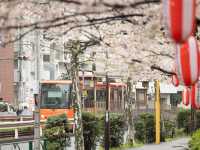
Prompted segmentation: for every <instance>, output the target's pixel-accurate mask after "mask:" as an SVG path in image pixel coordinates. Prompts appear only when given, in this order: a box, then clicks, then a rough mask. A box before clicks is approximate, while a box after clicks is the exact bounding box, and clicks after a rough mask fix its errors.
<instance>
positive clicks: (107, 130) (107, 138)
mask: <svg viewBox="0 0 200 150" xmlns="http://www.w3.org/2000/svg"><path fill="white" fill-rule="evenodd" d="M104 139H105V141H104V142H105V150H109V147H110V122H109V78H108V73H106V113H105V138H104Z"/></svg>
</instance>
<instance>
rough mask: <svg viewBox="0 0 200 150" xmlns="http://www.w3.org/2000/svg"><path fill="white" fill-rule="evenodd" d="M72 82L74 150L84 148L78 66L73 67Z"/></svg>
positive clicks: (82, 149)
mask: <svg viewBox="0 0 200 150" xmlns="http://www.w3.org/2000/svg"><path fill="white" fill-rule="evenodd" d="M72 84H73V89H74V90H73V91H74V98H75V103H74V109H75V117H74V119H75V147H76V150H84V139H83V127H82V105H81V96H80V91H79V85H80V84H79V74H78V67H75V68H74V69H73V76H72Z"/></svg>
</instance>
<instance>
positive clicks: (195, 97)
mask: <svg viewBox="0 0 200 150" xmlns="http://www.w3.org/2000/svg"><path fill="white" fill-rule="evenodd" d="M191 106H192V108H194V109H199V108H200V81H198V82H197V83H196V84H194V85H193V86H192V89H191Z"/></svg>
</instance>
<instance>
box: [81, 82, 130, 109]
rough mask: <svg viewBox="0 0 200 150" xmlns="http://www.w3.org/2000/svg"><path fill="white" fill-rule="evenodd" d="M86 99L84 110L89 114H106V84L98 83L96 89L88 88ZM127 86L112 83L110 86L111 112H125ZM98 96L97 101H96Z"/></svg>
mask: <svg viewBox="0 0 200 150" xmlns="http://www.w3.org/2000/svg"><path fill="white" fill-rule="evenodd" d="M85 91H86V93H87V94H86V97H85V98H84V106H83V108H84V110H85V111H89V112H95V111H96V112H104V111H105V108H106V93H107V89H106V83H104V82H96V84H95V88H94V87H92V88H91V87H86V88H85ZM125 91H126V84H124V83H121V82H120V83H115V82H110V83H109V85H108V94H109V97H108V98H109V100H108V101H109V110H110V111H111V112H123V111H124V108H125V102H124V95H125ZM94 95H96V101H94Z"/></svg>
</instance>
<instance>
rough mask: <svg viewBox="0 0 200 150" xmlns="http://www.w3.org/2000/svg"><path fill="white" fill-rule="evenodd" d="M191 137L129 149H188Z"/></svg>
mask: <svg viewBox="0 0 200 150" xmlns="http://www.w3.org/2000/svg"><path fill="white" fill-rule="evenodd" d="M189 140H190V139H189V138H181V139H177V140H175V141H171V142H165V143H161V144H159V145H155V144H151V145H145V146H142V147H139V148H133V149H129V150H186V149H187V148H188V144H187V143H188V141H189Z"/></svg>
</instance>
